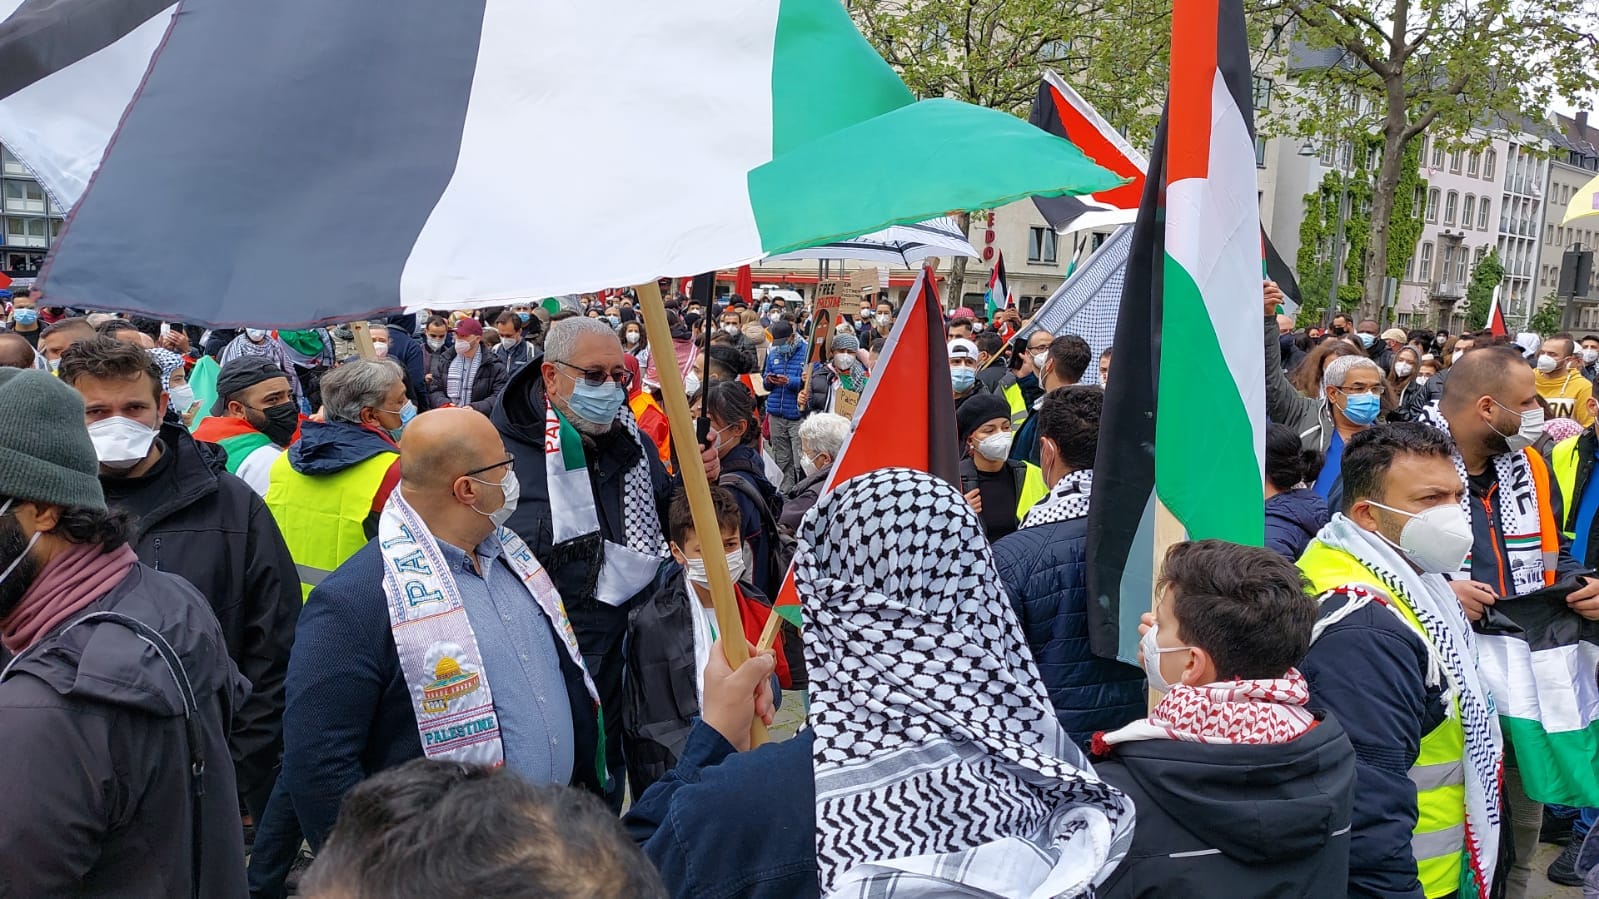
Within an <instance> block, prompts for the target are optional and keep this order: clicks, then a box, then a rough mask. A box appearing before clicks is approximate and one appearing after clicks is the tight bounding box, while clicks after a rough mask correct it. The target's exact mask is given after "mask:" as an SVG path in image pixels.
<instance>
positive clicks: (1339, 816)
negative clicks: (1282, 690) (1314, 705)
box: [1094, 717, 1355, 899]
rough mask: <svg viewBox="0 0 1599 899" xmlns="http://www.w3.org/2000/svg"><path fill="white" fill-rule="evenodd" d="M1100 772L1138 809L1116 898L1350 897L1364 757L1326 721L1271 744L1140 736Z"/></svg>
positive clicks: (1108, 889)
mask: <svg viewBox="0 0 1599 899" xmlns="http://www.w3.org/2000/svg"><path fill="white" fill-rule="evenodd" d="M1094 770H1095V771H1097V772H1099V776H1100V777H1102V778H1104V780H1105V782H1106V783H1108V784H1110V785H1112V786H1115V787H1118V788H1120V789H1121V790H1122V791H1123V792H1125V793H1126V794H1127V795H1128V797H1129V798H1131V799H1132V800H1133V806H1134V807H1135V808H1136V809H1137V812H1138V821H1137V826H1136V827H1135V828H1134V830H1133V847H1132V849H1131V850H1130V851H1128V853H1127V858H1126V859H1124V860H1123V861H1122V863H1121V865H1120V866H1119V867H1118V868H1117V869H1116V871H1115V873H1113V874H1111V876H1110V879H1109V880H1108V881H1106V882H1105V884H1104V886H1103V887H1102V888H1101V889H1100V890H1099V891H1098V892H1097V893H1096V895H1099V896H1105V897H1117V899H1120V897H1148V899H1155V897H1165V896H1184V897H1196V899H1205V897H1215V899H1234V897H1238V896H1252V897H1268V896H1270V897H1283V899H1302V897H1318V899H1343V897H1344V896H1346V895H1348V894H1349V881H1348V877H1349V843H1350V838H1349V832H1350V831H1349V822H1350V814H1351V813H1350V806H1351V803H1352V801H1353V800H1352V796H1353V793H1354V788H1355V750H1354V748H1353V747H1352V746H1350V744H1349V737H1348V736H1347V735H1345V733H1344V729H1343V728H1342V727H1340V726H1339V725H1338V722H1337V721H1336V720H1335V719H1333V718H1331V717H1326V718H1323V720H1322V721H1320V722H1319V723H1318V724H1317V725H1316V726H1315V727H1314V728H1312V729H1311V730H1310V732H1309V733H1307V734H1305V735H1304V736H1302V737H1300V738H1299V739H1297V740H1294V741H1293V742H1291V743H1280V744H1275V745H1268V746H1246V745H1237V744H1207V743H1188V742H1183V741H1181V740H1140V741H1138V742H1134V743H1121V744H1118V745H1117V746H1116V747H1115V751H1114V753H1113V754H1112V755H1111V757H1110V758H1109V759H1108V760H1106V761H1099V762H1095V764H1094Z"/></svg>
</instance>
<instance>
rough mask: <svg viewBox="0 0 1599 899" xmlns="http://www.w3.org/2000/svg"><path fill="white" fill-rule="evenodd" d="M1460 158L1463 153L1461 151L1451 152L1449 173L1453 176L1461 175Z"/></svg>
mask: <svg viewBox="0 0 1599 899" xmlns="http://www.w3.org/2000/svg"><path fill="white" fill-rule="evenodd" d="M1460 157H1461V152H1460V151H1459V150H1450V151H1449V171H1450V172H1451V173H1452V174H1456V175H1458V174H1460Z"/></svg>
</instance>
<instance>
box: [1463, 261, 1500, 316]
mask: <svg viewBox="0 0 1599 899" xmlns="http://www.w3.org/2000/svg"><path fill="white" fill-rule="evenodd" d="M1504 277H1505V267H1504V265H1503V264H1501V263H1500V262H1499V251H1498V250H1489V251H1488V255H1486V256H1484V257H1482V261H1481V262H1479V263H1477V265H1476V267H1475V268H1473V269H1472V270H1471V283H1469V284H1467V285H1466V330H1468V331H1480V330H1482V328H1483V326H1485V325H1486V324H1487V323H1488V310H1489V309H1490V308H1492V306H1493V298H1494V288H1496V287H1498V286H1499V282H1500V281H1502V280H1504Z"/></svg>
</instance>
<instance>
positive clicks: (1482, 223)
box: [1477, 197, 1488, 231]
mask: <svg viewBox="0 0 1599 899" xmlns="http://www.w3.org/2000/svg"><path fill="white" fill-rule="evenodd" d="M1477 230H1478V231H1487V230H1488V198H1487V197H1483V198H1482V202H1481V203H1478V204H1477Z"/></svg>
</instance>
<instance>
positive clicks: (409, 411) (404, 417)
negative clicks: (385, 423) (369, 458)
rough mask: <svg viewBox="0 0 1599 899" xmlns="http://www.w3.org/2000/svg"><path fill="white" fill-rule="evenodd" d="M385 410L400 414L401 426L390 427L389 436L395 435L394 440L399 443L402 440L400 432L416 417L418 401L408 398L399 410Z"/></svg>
mask: <svg viewBox="0 0 1599 899" xmlns="http://www.w3.org/2000/svg"><path fill="white" fill-rule="evenodd" d="M383 411H384V412H393V413H394V414H395V415H398V416H400V426H399V427H397V428H389V436H390V437H393V438H394V442H396V443H398V442H399V441H400V434H401V433H402V432H404V431H405V426H406V425H408V424H410V423H411V419H413V418H415V417H416V403H413V402H411V401H410V400H406V401H405V405H403V406H401V407H400V408H399V409H398V410H394V409H384V410H383Z"/></svg>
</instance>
